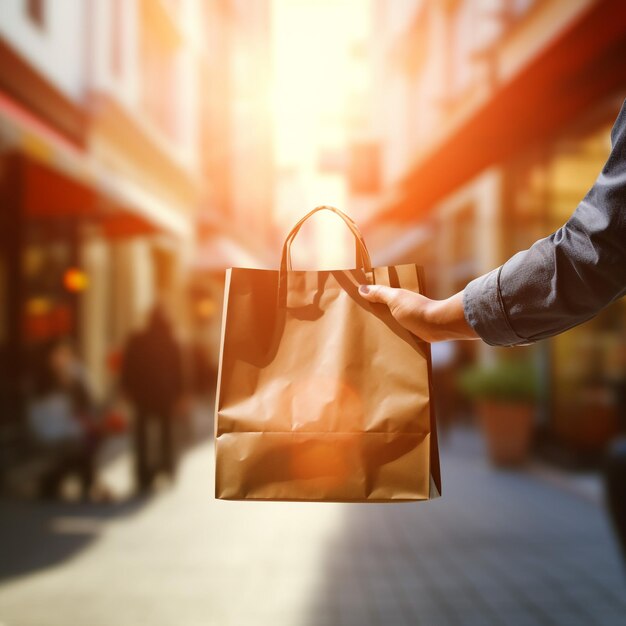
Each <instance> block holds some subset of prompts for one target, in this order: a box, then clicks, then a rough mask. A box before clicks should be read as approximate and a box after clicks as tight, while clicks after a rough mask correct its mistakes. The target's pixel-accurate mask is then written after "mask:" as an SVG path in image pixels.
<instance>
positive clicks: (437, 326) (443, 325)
mask: <svg viewBox="0 0 626 626" xmlns="http://www.w3.org/2000/svg"><path fill="white" fill-rule="evenodd" d="M426 317H427V319H428V322H429V324H430V327H431V328H433V329H434V330H433V335H434V337H433V339H432V340H433V341H448V340H453V339H480V337H479V336H478V334H477V333H476V331H475V330H474V329H473V328H472V326H471V325H470V324H469V323H468V321H467V319H466V317H465V312H464V307H463V292H462V291H459V293H456V294H454V295H453V296H451V297H450V298H447V299H445V300H432V301H431V304H430V305H429V307H428V309H427V313H426Z"/></svg>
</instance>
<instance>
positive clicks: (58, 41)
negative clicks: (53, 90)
mask: <svg viewBox="0 0 626 626" xmlns="http://www.w3.org/2000/svg"><path fill="white" fill-rule="evenodd" d="M41 4H42V7H43V23H42V24H41V25H37V24H36V23H35V22H33V20H32V19H31V18H30V17H29V14H28V5H29V2H28V1H27V0H3V2H2V3H0V36H2V37H3V38H4V39H5V40H6V41H7V42H9V43H10V44H11V46H12V47H13V48H15V50H17V51H18V52H19V53H20V54H21V55H22V56H23V57H24V58H26V59H27V60H28V62H29V63H30V64H32V65H33V66H34V67H35V68H37V70H38V71H39V72H40V73H41V74H43V75H44V76H46V78H47V79H48V80H49V81H50V82H51V83H53V84H54V85H55V87H57V88H58V89H59V90H60V91H62V92H63V93H64V94H65V95H66V96H67V97H69V98H71V99H72V100H75V101H82V100H83V97H84V94H85V87H86V80H87V70H88V65H87V63H88V57H87V55H86V54H85V47H86V43H87V42H86V33H85V29H84V24H85V22H86V17H87V10H88V3H87V2H83V1H82V0H62V1H61V2H54V1H50V0H48V1H47V2H45V1H44V2H42V3H41ZM70 34H73V35H70Z"/></svg>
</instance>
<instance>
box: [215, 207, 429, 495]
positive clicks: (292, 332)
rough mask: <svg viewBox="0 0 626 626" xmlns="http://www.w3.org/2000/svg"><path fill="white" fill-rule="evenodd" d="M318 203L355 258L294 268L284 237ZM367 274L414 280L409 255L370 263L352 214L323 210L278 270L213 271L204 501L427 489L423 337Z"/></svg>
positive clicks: (382, 280) (415, 287)
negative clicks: (377, 299)
mask: <svg viewBox="0 0 626 626" xmlns="http://www.w3.org/2000/svg"><path fill="white" fill-rule="evenodd" d="M321 209H327V210H331V211H333V212H334V213H336V214H337V215H338V216H339V217H341V218H342V219H343V220H344V222H345V223H346V224H347V226H348V227H349V228H350V230H351V231H352V233H353V234H354V237H355V240H356V248H357V254H356V265H357V267H356V269H354V270H333V271H294V270H292V269H291V258H290V246H291V243H292V241H293V239H294V237H295V236H296V234H297V233H298V230H299V229H300V227H301V226H302V224H303V223H304V221H305V220H306V219H308V218H309V217H310V216H311V215H312V214H313V213H315V212H316V211H319V210H321ZM364 283H370V284H371V283H377V284H384V285H390V286H392V287H403V288H405V289H410V290H412V291H416V292H418V291H421V290H422V284H423V278H422V271H421V268H419V267H417V266H415V265H412V264H411V265H398V266H394V267H377V268H372V266H371V262H370V257H369V254H368V251H367V248H366V246H365V243H364V241H363V237H362V236H361V233H360V232H359V229H358V228H357V226H356V224H355V223H354V222H353V221H352V220H351V219H350V218H348V217H347V216H346V215H345V214H343V213H342V212H340V211H338V210H337V209H334V208H332V207H318V208H316V209H315V210H314V211H311V212H310V213H309V214H308V215H306V216H305V217H303V218H302V219H301V220H300V221H299V222H298V223H297V224H296V225H295V226H294V228H293V229H292V231H291V232H290V233H289V235H288V237H287V239H286V241H285V244H284V246H283V253H282V260H281V265H280V269H279V271H270V270H255V269H241V268H233V269H230V270H227V273H226V287H225V302H224V317H223V321H222V324H223V326H222V340H221V350H220V363H219V376H218V388H217V397H216V410H215V417H216V419H215V445H216V478H215V494H216V497H217V498H223V499H233V500H242V499H246V500H318V501H319V500H323V501H344V502H386V501H402V500H424V499H428V498H432V497H435V496H438V495H439V494H440V491H441V481H440V475H439V456H438V449H437V436H436V430H435V422H434V416H433V410H432V406H431V402H430V396H431V392H430V350H429V345H428V344H427V343H425V342H423V341H420V340H419V339H417V338H416V337H415V336H414V335H412V334H411V333H410V332H408V331H406V330H405V329H404V328H402V327H401V326H400V325H399V324H398V323H397V322H396V321H395V320H394V318H393V317H392V316H391V314H390V313H389V310H388V308H387V307H386V306H384V305H381V304H371V303H369V302H367V301H365V300H364V299H363V298H361V297H360V296H359V294H358V291H357V290H358V286H359V284H364Z"/></svg>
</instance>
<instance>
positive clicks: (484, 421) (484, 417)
mask: <svg viewBox="0 0 626 626" xmlns="http://www.w3.org/2000/svg"><path fill="white" fill-rule="evenodd" d="M459 383H460V387H461V389H462V390H463V391H464V392H465V393H466V394H467V395H468V396H469V397H470V398H471V399H472V400H473V402H474V405H475V407H476V413H477V416H478V420H479V423H480V425H481V427H482V430H483V432H484V434H485V439H486V442H487V451H488V454H489V457H490V459H491V461H492V462H493V463H494V464H496V465H516V464H520V463H523V462H524V461H525V460H526V458H527V456H528V450H529V448H530V440H531V434H532V429H533V418H534V414H535V406H536V403H537V398H538V392H539V388H538V384H537V375H536V372H535V369H534V368H533V367H532V365H531V364H529V363H528V362H525V361H503V362H500V363H496V364H494V365H489V366H480V365H476V366H473V367H470V368H468V369H466V370H465V371H463V372H462V373H461V376H460V381H459Z"/></svg>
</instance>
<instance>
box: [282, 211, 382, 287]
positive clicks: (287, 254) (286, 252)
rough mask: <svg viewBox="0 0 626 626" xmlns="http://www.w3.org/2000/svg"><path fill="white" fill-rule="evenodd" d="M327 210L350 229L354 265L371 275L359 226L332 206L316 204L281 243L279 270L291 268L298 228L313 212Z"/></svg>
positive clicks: (369, 263) (368, 258)
mask: <svg viewBox="0 0 626 626" xmlns="http://www.w3.org/2000/svg"><path fill="white" fill-rule="evenodd" d="M322 210H327V211H332V212H333V213H335V215H338V216H339V217H340V218H341V219H342V220H343V221H344V222H345V224H346V226H347V227H348V228H349V229H350V231H351V232H352V234H353V235H354V238H355V243H356V266H357V268H361V269H363V271H364V272H365V274H366V276H368V277H369V276H371V275H372V262H371V260H370V255H369V252H368V251H367V246H366V245H365V241H364V239H363V235H361V231H360V230H359V227H358V226H357V225H356V224H355V223H354V221H353V220H351V219H350V218H349V217H348V216H347V215H346V214H345V213H343V212H342V211H340V210H339V209H336V208H335V207H332V206H318V207H316V208H315V209H313V210H312V211H310V212H309V213H307V214H306V215H305V216H304V217H303V218H301V219H300V220H299V221H298V222H297V223H296V225H295V226H294V227H293V228H292V229H291V231H290V233H289V234H288V235H287V238H286V239H285V243H284V245H283V252H282V256H281V262H280V271H281V272H285V271H289V270H291V269H292V265H291V244H292V243H293V240H294V239H295V237H296V235H297V234H298V232H299V231H300V228H301V227H302V225H303V224H304V222H306V221H307V220H308V219H309V218H310V217H311V216H312V215H313V214H314V213H317V212H318V211H322Z"/></svg>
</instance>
